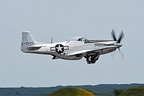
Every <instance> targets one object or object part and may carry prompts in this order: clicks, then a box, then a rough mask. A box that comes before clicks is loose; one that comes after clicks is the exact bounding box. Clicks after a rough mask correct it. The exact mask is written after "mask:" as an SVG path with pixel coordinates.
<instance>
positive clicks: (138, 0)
mask: <svg viewBox="0 0 144 96" xmlns="http://www.w3.org/2000/svg"><path fill="white" fill-rule="evenodd" d="M143 9H144V1H143V0H61V1H60V0H1V1H0V34H1V35H0V44H1V48H0V49H1V50H0V87H19V86H26V87H50V86H57V85H96V84H125V83H144V76H143V73H144V60H143V59H144V50H143V49H144V43H143V37H144V12H143ZM112 29H115V31H116V35H117V37H118V36H119V34H120V32H121V30H123V31H124V34H125V37H124V39H123V40H122V44H123V46H122V48H121V51H122V52H123V53H124V54H125V57H124V58H123V59H122V58H121V56H120V53H119V52H118V50H117V51H116V52H115V53H112V54H106V55H103V56H101V57H100V59H99V60H98V61H97V62H96V64H94V65H87V64H86V61H85V59H82V60H79V61H65V60H52V59H51V58H52V57H51V56H46V55H35V54H25V53H22V52H21V50H20V43H21V33H22V31H27V30H29V31H30V32H31V33H32V34H33V36H34V38H35V39H36V40H37V41H41V42H45V43H50V38H51V37H53V38H54V42H58V41H64V40H67V39H68V38H71V37H75V36H84V37H86V38H88V39H112V37H111V31H112Z"/></svg>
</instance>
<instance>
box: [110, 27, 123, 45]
mask: <svg viewBox="0 0 144 96" xmlns="http://www.w3.org/2000/svg"><path fill="white" fill-rule="evenodd" d="M112 37H113V40H114V41H117V43H120V42H121V40H122V39H123V37H124V33H123V31H121V34H120V36H119V38H118V39H117V38H116V35H115V31H114V29H113V30H112Z"/></svg>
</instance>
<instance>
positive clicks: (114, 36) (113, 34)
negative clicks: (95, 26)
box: [112, 29, 117, 41]
mask: <svg viewBox="0 0 144 96" xmlns="http://www.w3.org/2000/svg"><path fill="white" fill-rule="evenodd" d="M112 37H113V40H114V41H117V39H116V35H115V32H114V29H113V30H112Z"/></svg>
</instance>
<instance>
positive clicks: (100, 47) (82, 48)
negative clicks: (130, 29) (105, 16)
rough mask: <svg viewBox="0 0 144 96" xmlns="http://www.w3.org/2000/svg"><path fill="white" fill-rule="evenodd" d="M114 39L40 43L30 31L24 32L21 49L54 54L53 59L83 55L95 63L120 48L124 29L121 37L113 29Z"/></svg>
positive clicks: (79, 39)
mask: <svg viewBox="0 0 144 96" xmlns="http://www.w3.org/2000/svg"><path fill="white" fill-rule="evenodd" d="M112 37H113V40H89V39H86V38H84V37H75V38H73V39H70V40H66V41H65V42H58V43H53V42H51V43H50V44H46V43H40V42H37V41H35V40H34V38H33V36H32V35H31V33H30V32H22V42H21V50H22V51H23V52H25V53H35V54H45V55H52V56H53V57H52V59H65V60H80V59H82V58H83V57H84V58H85V59H86V61H87V64H94V63H95V62H96V61H97V60H98V59H99V57H100V55H103V54H107V53H110V52H113V51H115V50H116V49H119V48H120V47H121V46H122V44H120V42H121V40H122V38H123V37H124V34H123V31H122V32H121V34H120V36H119V38H118V39H117V38H116V36H115V32H114V30H112Z"/></svg>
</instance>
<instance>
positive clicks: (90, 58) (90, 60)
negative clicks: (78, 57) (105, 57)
mask: <svg viewBox="0 0 144 96" xmlns="http://www.w3.org/2000/svg"><path fill="white" fill-rule="evenodd" d="M99 56H100V54H99V53H97V54H94V55H88V56H86V57H85V58H86V61H87V64H94V63H95V62H96V61H97V60H98V58H99Z"/></svg>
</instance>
